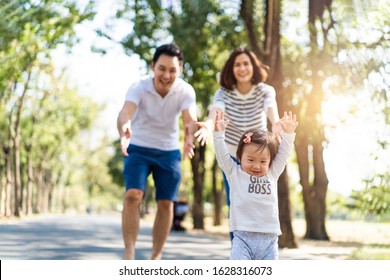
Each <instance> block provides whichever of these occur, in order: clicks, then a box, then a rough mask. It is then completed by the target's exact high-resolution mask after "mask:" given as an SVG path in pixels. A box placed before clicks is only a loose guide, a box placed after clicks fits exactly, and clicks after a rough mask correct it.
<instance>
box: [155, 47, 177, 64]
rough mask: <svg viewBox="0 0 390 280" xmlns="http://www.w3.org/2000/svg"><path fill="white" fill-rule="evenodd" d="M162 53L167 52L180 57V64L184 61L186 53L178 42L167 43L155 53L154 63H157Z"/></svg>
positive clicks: (166, 53)
mask: <svg viewBox="0 0 390 280" xmlns="http://www.w3.org/2000/svg"><path fill="white" fill-rule="evenodd" d="M162 54H165V55H168V56H173V57H174V56H176V57H177V58H178V59H179V62H180V64H182V63H183V60H184V55H183V53H182V51H181V50H180V48H179V46H178V45H176V44H165V45H161V46H159V47H158V48H157V49H156V51H155V53H154V55H153V60H152V61H153V63H156V62H157V60H158V58H159V57H160V56H161V55H162Z"/></svg>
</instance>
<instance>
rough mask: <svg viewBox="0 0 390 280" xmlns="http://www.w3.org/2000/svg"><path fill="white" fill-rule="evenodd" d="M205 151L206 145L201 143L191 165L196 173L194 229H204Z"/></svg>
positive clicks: (193, 209)
mask: <svg viewBox="0 0 390 280" xmlns="http://www.w3.org/2000/svg"><path fill="white" fill-rule="evenodd" d="M205 151H206V146H200V145H199V146H198V147H197V148H196V149H195V156H194V157H193V158H192V160H191V167H192V172H193V175H194V202H193V205H192V218H193V223H194V229H204V211H203V188H204V184H203V183H204V175H205V168H204V163H205Z"/></svg>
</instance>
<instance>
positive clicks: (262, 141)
mask: <svg viewBox="0 0 390 280" xmlns="http://www.w3.org/2000/svg"><path fill="white" fill-rule="evenodd" d="M249 135H250V136H249ZM248 140H249V141H248ZM249 143H253V144H256V145H259V151H263V150H264V149H265V148H268V150H269V153H270V155H271V160H270V163H269V165H270V166H271V164H272V161H273V160H274V158H275V156H276V152H277V151H278V148H279V141H278V139H277V137H276V135H275V134H274V133H272V132H269V131H263V130H256V131H248V132H246V133H244V134H243V135H242V136H241V139H240V141H239V142H238V148H237V153H236V156H237V159H238V161H239V162H241V158H242V153H243V152H244V146H245V145H248V144H249Z"/></svg>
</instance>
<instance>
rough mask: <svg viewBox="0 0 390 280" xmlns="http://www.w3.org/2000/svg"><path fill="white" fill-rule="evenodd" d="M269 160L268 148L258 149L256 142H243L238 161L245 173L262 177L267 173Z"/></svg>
mask: <svg viewBox="0 0 390 280" xmlns="http://www.w3.org/2000/svg"><path fill="white" fill-rule="evenodd" d="M270 161H271V154H270V152H269V150H268V148H265V149H264V150H263V151H260V149H259V145H257V144H254V143H251V144H245V146H244V150H243V152H242V157H241V161H240V163H241V168H242V170H244V171H245V172H246V173H248V174H250V175H252V176H255V177H262V176H264V175H266V174H267V173H268V170H269V163H270Z"/></svg>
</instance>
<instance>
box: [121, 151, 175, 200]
mask: <svg viewBox="0 0 390 280" xmlns="http://www.w3.org/2000/svg"><path fill="white" fill-rule="evenodd" d="M127 152H128V154H129V155H128V156H127V157H125V158H124V168H123V177H124V179H125V183H126V191H127V190H129V189H138V190H141V191H143V192H144V193H145V188H146V181H147V178H148V176H149V174H150V173H152V176H153V180H154V186H155V188H156V200H160V199H166V200H172V201H176V200H177V194H178V192H179V187H180V181H181V166H180V161H181V154H180V150H173V151H162V150H158V149H153V148H145V147H140V146H136V145H132V144H131V145H129V147H128V148H127Z"/></svg>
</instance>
